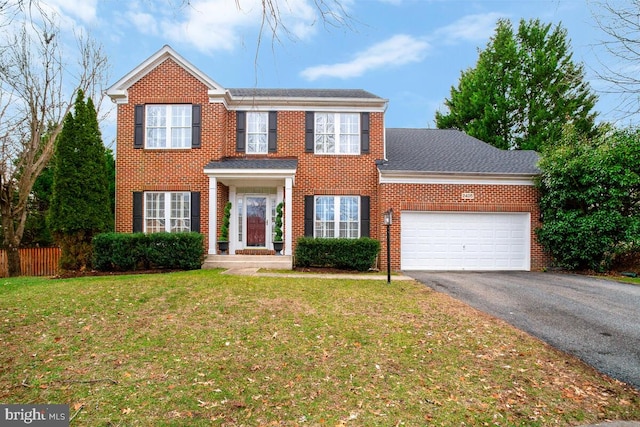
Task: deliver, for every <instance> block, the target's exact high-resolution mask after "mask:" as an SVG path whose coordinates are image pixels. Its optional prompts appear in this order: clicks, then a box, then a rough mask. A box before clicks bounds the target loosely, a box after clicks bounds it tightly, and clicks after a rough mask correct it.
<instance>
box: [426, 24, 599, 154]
mask: <svg viewBox="0 0 640 427" xmlns="http://www.w3.org/2000/svg"><path fill="white" fill-rule="evenodd" d="M596 99H597V97H596V95H595V94H594V93H592V91H591V89H590V87H589V84H588V83H587V82H586V81H585V80H584V67H583V66H582V65H580V64H576V63H574V62H573V60H572V53H571V51H570V46H569V41H568V39H567V33H566V30H564V29H562V28H561V26H560V25H557V26H555V27H552V25H551V24H542V23H541V22H540V21H539V20H530V21H525V20H521V21H520V24H519V26H518V31H517V32H514V30H513V27H512V25H511V22H510V21H509V20H500V21H498V25H497V28H496V31H495V34H494V36H493V37H492V38H491V40H490V41H489V43H488V44H487V47H486V49H485V50H483V51H480V53H479V56H478V62H477V64H476V66H475V68H472V69H469V70H466V71H463V72H462V74H461V76H460V81H459V83H458V87H457V88H456V87H452V88H451V97H450V98H449V99H446V100H445V105H446V106H447V107H448V110H449V111H448V112H447V113H441V112H439V111H438V112H436V125H437V127H438V128H441V129H442V128H455V129H460V130H462V131H464V132H466V133H468V134H469V135H472V136H474V137H476V138H478V139H481V140H483V141H486V142H488V143H489V144H492V145H494V146H496V147H499V148H503V149H523V150H538V151H542V150H543V149H544V147H545V146H546V145H548V144H553V143H554V142H555V141H557V140H559V138H560V137H561V134H562V128H563V126H564V125H565V124H566V123H567V122H570V123H573V124H574V126H575V128H576V129H577V130H578V131H580V132H585V133H587V134H591V133H592V132H593V131H594V126H595V125H594V120H595V113H594V112H593V107H594V105H595V102H596Z"/></svg>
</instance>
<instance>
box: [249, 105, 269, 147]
mask: <svg viewBox="0 0 640 427" xmlns="http://www.w3.org/2000/svg"><path fill="white" fill-rule="evenodd" d="M268 138H269V113H266V112H264V113H255V112H248V113H247V154H267V141H268Z"/></svg>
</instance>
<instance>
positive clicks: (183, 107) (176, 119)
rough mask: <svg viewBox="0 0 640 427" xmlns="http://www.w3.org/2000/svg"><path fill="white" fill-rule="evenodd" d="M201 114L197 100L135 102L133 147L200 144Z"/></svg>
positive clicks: (190, 146) (166, 147) (173, 147)
mask: <svg viewBox="0 0 640 427" xmlns="http://www.w3.org/2000/svg"><path fill="white" fill-rule="evenodd" d="M201 115H202V106H201V105H198V104H164V105H163V104H149V105H136V106H135V114H134V136H133V148H149V149H153V150H157V149H178V148H200V147H201V139H202V137H201V127H202V126H201V123H200V118H201Z"/></svg>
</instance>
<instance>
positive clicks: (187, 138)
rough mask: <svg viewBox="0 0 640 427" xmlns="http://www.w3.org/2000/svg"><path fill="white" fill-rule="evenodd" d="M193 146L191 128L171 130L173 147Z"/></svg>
mask: <svg viewBox="0 0 640 427" xmlns="http://www.w3.org/2000/svg"><path fill="white" fill-rule="evenodd" d="M190 146H191V128H188V129H185V128H173V129H171V147H173V148H189V147H190Z"/></svg>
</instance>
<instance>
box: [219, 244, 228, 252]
mask: <svg viewBox="0 0 640 427" xmlns="http://www.w3.org/2000/svg"><path fill="white" fill-rule="evenodd" d="M218 250H219V251H220V252H222V253H223V254H227V253H229V242H218Z"/></svg>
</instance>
